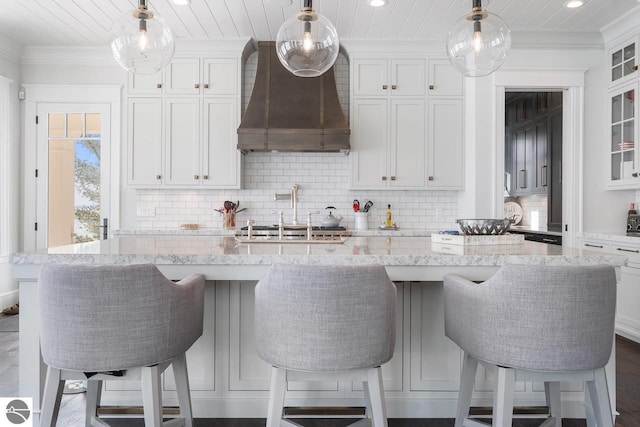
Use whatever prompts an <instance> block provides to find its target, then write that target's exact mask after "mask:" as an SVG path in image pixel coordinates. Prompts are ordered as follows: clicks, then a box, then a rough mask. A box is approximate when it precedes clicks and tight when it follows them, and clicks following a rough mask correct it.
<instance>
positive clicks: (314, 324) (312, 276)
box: [255, 264, 396, 427]
mask: <svg viewBox="0 0 640 427" xmlns="http://www.w3.org/2000/svg"><path fill="white" fill-rule="evenodd" d="M255 296H256V302H255V326H256V332H255V333H256V347H257V351H258V354H259V355H260V357H261V358H262V359H264V360H265V361H267V362H268V363H270V364H271V365H272V369H271V393H270V396H269V408H268V413H267V427H280V426H281V423H285V424H287V423H288V424H291V425H297V424H295V423H292V422H290V421H287V420H283V419H282V416H283V407H284V398H285V390H286V388H287V381H289V380H298V379H304V380H319V379H325V380H326V379H332V380H333V379H350V380H358V381H362V382H363V386H364V392H365V405H366V407H367V417H368V418H371V419H372V425H373V426H374V427H383V426H384V427H386V426H387V416H386V408H385V401H384V390H383V385H382V374H381V369H380V365H382V364H383V363H385V362H387V361H388V360H389V359H391V357H392V356H393V350H394V346H395V330H396V327H395V324H396V322H395V316H396V315H395V313H396V287H395V285H394V284H393V283H392V282H391V280H389V277H388V276H387V273H386V271H385V269H384V267H382V266H381V265H368V266H304V265H282V264H275V265H273V266H272V267H271V268H270V269H269V271H268V272H267V274H266V276H265V277H264V278H263V279H262V280H260V282H259V283H258V285H257V286H256V289H255ZM361 422H368V421H366V418H365V419H364V420H361V421H358V423H361ZM356 424H357V423H356Z"/></svg>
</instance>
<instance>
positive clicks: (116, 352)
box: [38, 264, 204, 427]
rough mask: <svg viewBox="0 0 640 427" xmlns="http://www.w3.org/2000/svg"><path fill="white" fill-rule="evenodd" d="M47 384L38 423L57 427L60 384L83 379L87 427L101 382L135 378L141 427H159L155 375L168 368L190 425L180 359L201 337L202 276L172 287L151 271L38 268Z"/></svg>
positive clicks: (159, 398) (94, 416)
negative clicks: (141, 408)
mask: <svg viewBox="0 0 640 427" xmlns="http://www.w3.org/2000/svg"><path fill="white" fill-rule="evenodd" d="M38 298H39V313H40V346H41V352H42V359H43V360H44V363H46V365H47V378H46V383H45V391H44V396H43V402H42V409H41V417H40V424H41V426H43V427H45V426H46V427H49V426H54V425H55V424H56V420H57V416H58V410H59V408H60V398H61V394H62V389H63V386H64V381H65V380H68V379H70V380H88V386H87V410H86V413H87V417H86V425H87V426H91V425H108V424H106V423H105V422H104V421H102V420H101V419H99V418H98V416H97V411H96V410H97V407H98V405H99V403H100V391H101V388H102V381H103V380H107V381H110V380H134V379H140V380H141V383H142V384H141V385H142V399H143V404H144V419H145V425H146V426H160V425H162V390H161V379H160V374H162V372H163V371H164V370H165V369H166V368H167V367H168V366H169V365H172V366H173V372H174V375H175V381H176V390H177V394H178V402H179V406H180V417H181V418H177V419H173V420H171V421H169V422H167V423H165V425H167V424H169V425H182V424H185V425H187V426H191V425H192V415H191V398H190V392H189V380H188V378H187V362H186V357H185V352H186V351H187V349H189V347H191V345H192V344H193V343H194V342H195V341H196V339H198V337H199V336H200V335H202V322H203V311H204V276H202V275H200V274H193V275H190V276H189V277H187V278H185V279H184V280H182V281H180V282H177V283H173V282H172V281H170V280H169V279H167V278H166V277H165V276H164V275H163V274H162V273H161V272H160V271H159V270H158V269H157V268H156V267H155V266H154V265H151V264H145V265H129V266H124V265H119V266H115V265H110V266H80V265H45V266H44V267H43V268H42V271H41V273H40V277H39V279H38Z"/></svg>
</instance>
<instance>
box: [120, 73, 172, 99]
mask: <svg viewBox="0 0 640 427" xmlns="http://www.w3.org/2000/svg"><path fill="white" fill-rule="evenodd" d="M127 76H128V80H129V93H130V94H140V95H143V94H144V95H161V94H162V91H163V88H162V79H163V76H164V74H163V72H162V71H160V72H158V73H155V74H135V73H127Z"/></svg>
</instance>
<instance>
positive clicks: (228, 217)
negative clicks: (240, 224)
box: [222, 212, 236, 230]
mask: <svg viewBox="0 0 640 427" xmlns="http://www.w3.org/2000/svg"><path fill="white" fill-rule="evenodd" d="M222 228H224V229H225V230H228V229H232V228H236V213H235V212H225V213H223V214H222Z"/></svg>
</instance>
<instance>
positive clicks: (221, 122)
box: [202, 98, 241, 188]
mask: <svg viewBox="0 0 640 427" xmlns="http://www.w3.org/2000/svg"><path fill="white" fill-rule="evenodd" d="M204 111H205V119H204V132H205V134H204V144H203V149H204V153H203V158H204V162H205V163H204V164H203V169H202V174H203V175H202V182H203V185H205V186H210V187H217V188H240V156H241V155H240V152H239V151H238V148H237V147H238V132H237V129H238V115H239V110H238V100H237V99H236V98H217V99H207V98H205V100H204Z"/></svg>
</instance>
